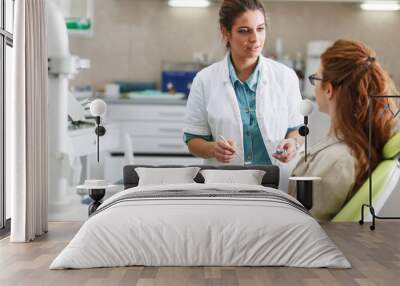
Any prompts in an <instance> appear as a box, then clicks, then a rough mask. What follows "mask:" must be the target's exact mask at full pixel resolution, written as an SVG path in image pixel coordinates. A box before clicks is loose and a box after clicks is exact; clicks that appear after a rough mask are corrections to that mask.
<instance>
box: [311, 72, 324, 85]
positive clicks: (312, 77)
mask: <svg viewBox="0 0 400 286" xmlns="http://www.w3.org/2000/svg"><path fill="white" fill-rule="evenodd" d="M308 80H309V81H310V83H311V85H315V81H316V80H323V79H322V78H320V77H317V74H315V73H314V74H312V75H310V76H309V77H308Z"/></svg>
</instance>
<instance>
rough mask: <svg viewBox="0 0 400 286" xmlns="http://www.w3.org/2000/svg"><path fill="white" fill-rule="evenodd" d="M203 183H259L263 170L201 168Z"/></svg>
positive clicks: (263, 173)
mask: <svg viewBox="0 0 400 286" xmlns="http://www.w3.org/2000/svg"><path fill="white" fill-rule="evenodd" d="M200 174H201V175H202V176H203V177H204V183H205V184H211V183H227V184H228V183H230V184H232V183H234V184H246V185H261V182H262V179H263V177H264V175H265V171H261V170H211V169H210V170H201V171H200Z"/></svg>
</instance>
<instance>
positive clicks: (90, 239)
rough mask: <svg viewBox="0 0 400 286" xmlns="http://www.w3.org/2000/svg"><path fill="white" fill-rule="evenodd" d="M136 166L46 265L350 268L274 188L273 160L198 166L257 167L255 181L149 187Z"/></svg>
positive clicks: (321, 232) (276, 171)
mask: <svg viewBox="0 0 400 286" xmlns="http://www.w3.org/2000/svg"><path fill="white" fill-rule="evenodd" d="M138 167H143V166H135V165H132V166H126V167H125V168H124V185H125V190H124V191H122V192H120V193H117V194H115V195H114V196H112V197H111V198H109V199H107V200H106V201H105V202H104V203H103V204H102V205H101V206H100V207H99V208H98V210H97V211H96V212H95V213H94V214H93V215H92V216H91V217H90V218H89V219H88V220H87V221H86V222H85V223H84V224H83V226H82V227H81V229H80V230H79V231H78V233H77V234H76V235H75V237H74V238H73V239H72V241H71V242H70V243H69V244H68V245H67V246H66V247H65V249H64V250H63V251H62V252H61V253H60V254H59V255H58V256H57V257H56V258H55V260H54V261H53V262H52V264H51V265H50V269H66V268H92V267H118V266H129V265H144V266H292V267H312V268H314V267H329V268H350V267H351V265H350V263H349V262H348V260H347V259H346V258H345V257H344V255H343V253H342V252H341V251H340V250H339V249H338V248H337V247H336V245H335V244H334V243H333V242H332V241H331V240H330V238H329V237H328V236H327V234H326V233H325V232H324V230H323V229H322V228H321V227H320V225H319V224H318V222H317V221H316V220H314V219H313V218H312V217H311V216H310V215H309V213H308V211H307V210H306V209H305V208H304V207H303V206H302V205H301V204H300V203H299V202H298V201H296V200H295V199H294V198H292V197H290V196H289V195H287V194H286V193H284V192H282V191H279V190H278V189H277V186H278V185H279V169H278V167H276V166H251V167H238V166H224V167H214V166H199V167H200V168H201V169H202V170H206V169H216V168H217V169H225V170H226V169H231V170H232V169H235V170H245V169H257V170H263V171H265V175H264V176H263V177H262V184H261V185H246V184H237V183H236V184H234V183H225V184H221V183H207V184H206V183H204V179H203V178H202V175H201V174H200V173H199V174H198V175H197V176H196V177H195V179H194V181H195V182H194V183H186V184H168V185H152V186H138V182H139V176H138V174H137V172H136V171H135V170H138V169H136V168H138ZM145 167H150V166H145ZM169 167H177V166H169Z"/></svg>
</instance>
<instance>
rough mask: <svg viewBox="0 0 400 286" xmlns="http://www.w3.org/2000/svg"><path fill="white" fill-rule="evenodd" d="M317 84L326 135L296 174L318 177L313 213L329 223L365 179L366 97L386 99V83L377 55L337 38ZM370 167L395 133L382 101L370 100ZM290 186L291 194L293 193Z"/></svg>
mask: <svg viewBox="0 0 400 286" xmlns="http://www.w3.org/2000/svg"><path fill="white" fill-rule="evenodd" d="M310 82H311V84H313V85H315V95H316V99H317V103H318V106H319V110H320V111H321V112H324V113H327V114H328V115H329V117H330V119H331V126H330V130H329V134H328V136H327V137H326V138H324V139H323V140H322V141H320V142H319V143H317V144H316V145H314V146H313V147H311V148H310V150H309V157H308V158H307V162H305V161H304V157H302V158H301V159H300V161H299V163H298V164H297V166H296V167H295V168H294V170H293V175H294V176H318V177H321V178H322V180H321V181H316V182H314V193H313V196H314V203H313V208H312V209H311V213H312V215H313V216H314V217H315V218H317V219H319V220H331V219H332V218H333V217H334V216H335V215H336V214H337V213H338V212H339V211H340V209H341V208H342V207H343V205H344V204H345V203H346V201H347V200H349V199H350V198H351V197H352V196H353V195H354V193H355V192H356V191H357V190H358V189H359V188H360V186H361V184H362V183H363V182H364V181H365V180H366V179H367V177H368V104H369V102H368V101H369V100H368V95H388V94H390V92H391V85H390V79H389V77H388V75H387V74H386V72H385V71H384V70H383V69H382V67H381V66H380V64H379V63H378V61H377V59H376V58H375V53H374V52H373V51H372V50H371V49H369V48H368V47H367V46H365V45H364V44H362V43H360V42H353V41H345V40H339V41H336V42H335V43H334V44H333V46H332V47H330V48H328V50H326V51H325V53H323V54H322V56H321V64H320V67H319V69H318V71H317V73H316V74H314V75H311V76H310ZM373 104H374V109H373V110H374V111H373V115H372V132H373V134H374V142H373V145H372V146H373V148H372V168H375V167H376V165H377V164H378V163H379V161H380V160H381V159H382V157H381V153H382V148H383V146H384V144H385V142H386V141H387V140H388V139H389V138H390V137H391V135H392V134H393V128H394V119H393V117H392V115H391V113H390V112H387V110H388V108H387V104H392V103H391V102H390V101H388V100H386V99H379V100H374V103H373ZM295 192H296V188H295V185H294V184H293V183H292V182H291V184H290V186H289V193H290V194H291V195H295Z"/></svg>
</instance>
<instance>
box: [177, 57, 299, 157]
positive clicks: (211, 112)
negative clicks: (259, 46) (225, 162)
mask: <svg viewBox="0 0 400 286" xmlns="http://www.w3.org/2000/svg"><path fill="white" fill-rule="evenodd" d="M228 56H229V54H228V55H227V56H226V57H225V58H224V59H223V60H222V61H220V62H217V63H215V64H213V65H211V66H209V67H207V68H205V69H203V70H201V71H200V72H199V73H198V74H197V75H196V77H195V78H194V80H193V84H192V87H191V89H190V94H189V98H188V102H187V106H186V116H185V124H184V132H187V133H192V134H196V135H212V136H213V138H214V140H219V136H220V135H222V136H223V137H224V138H226V139H227V140H229V139H231V140H234V141H235V142H236V147H237V152H238V156H236V157H235V159H234V160H232V161H231V162H230V163H229V164H231V165H243V164H244V151H243V124H242V120H241V117H240V110H239V104H238V101H237V99H236V94H235V90H234V88H233V86H232V83H231V81H230V78H229V71H228ZM260 60H261V69H260V78H259V81H258V84H257V90H256V117H257V122H258V126H259V128H260V131H261V135H262V137H263V140H264V144H265V146H266V149H267V151H268V154H269V157H270V158H271V160H272V163H273V164H276V163H277V160H275V159H274V158H273V157H272V154H273V153H274V152H275V149H276V146H277V145H278V144H279V142H281V141H282V140H283V139H284V138H285V135H286V132H287V129H288V128H289V127H295V126H298V125H300V124H302V122H303V117H302V116H301V114H300V112H299V104H300V101H301V95H300V90H299V81H298V78H297V76H296V74H295V72H294V71H293V70H292V69H290V68H288V67H286V66H284V65H282V64H280V63H278V62H275V61H273V60H271V59H267V58H265V57H263V56H260ZM206 164H213V165H216V164H221V163H219V162H218V161H217V160H215V159H211V160H207V162H206Z"/></svg>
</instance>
